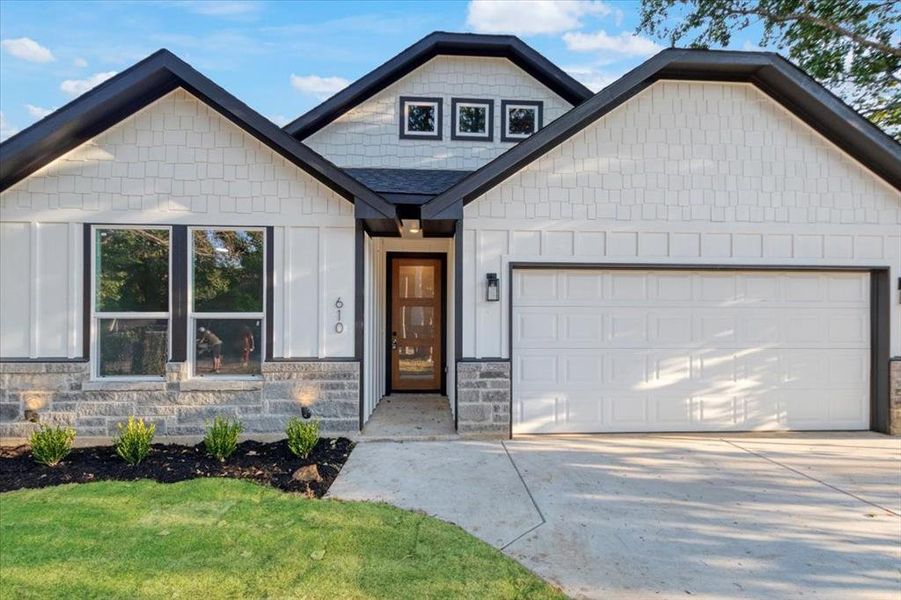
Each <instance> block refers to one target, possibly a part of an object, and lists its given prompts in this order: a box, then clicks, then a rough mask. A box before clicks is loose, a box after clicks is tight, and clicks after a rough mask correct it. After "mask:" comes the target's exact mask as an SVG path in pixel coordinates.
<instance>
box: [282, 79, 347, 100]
mask: <svg viewBox="0 0 901 600" xmlns="http://www.w3.org/2000/svg"><path fill="white" fill-rule="evenodd" d="M348 84H350V82H349V81H348V80H346V79H344V78H343V77H320V76H319V75H291V85H292V86H294V89H296V90H298V91H301V92H303V93H304V94H310V95H312V96H316V97H317V98H319V99H320V100H325V99H326V98H328V97H329V96H332V95H334V94H335V93H336V92H340V91H341V90H343V89H344V88H346V87H347V86H348Z"/></svg>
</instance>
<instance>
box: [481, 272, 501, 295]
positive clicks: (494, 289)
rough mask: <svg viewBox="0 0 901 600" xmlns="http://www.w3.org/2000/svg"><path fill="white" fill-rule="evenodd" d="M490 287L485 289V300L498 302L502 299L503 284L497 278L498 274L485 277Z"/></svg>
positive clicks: (489, 274)
mask: <svg viewBox="0 0 901 600" xmlns="http://www.w3.org/2000/svg"><path fill="white" fill-rule="evenodd" d="M485 279H486V281H487V284H488V287H487V288H486V289H485V300H486V301H488V302H497V301H499V300H500V299H501V282H500V280H499V279H498V278H497V273H488V274H487V275H486V276H485Z"/></svg>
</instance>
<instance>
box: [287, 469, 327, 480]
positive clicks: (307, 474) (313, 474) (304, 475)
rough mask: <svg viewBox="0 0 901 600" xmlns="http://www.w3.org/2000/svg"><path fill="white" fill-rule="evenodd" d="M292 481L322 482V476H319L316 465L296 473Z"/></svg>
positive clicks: (298, 470) (292, 476)
mask: <svg viewBox="0 0 901 600" xmlns="http://www.w3.org/2000/svg"><path fill="white" fill-rule="evenodd" d="M291 479H293V480H294V481H322V476H321V475H319V469H317V468H316V465H307V466H305V467H301V468H299V469H297V470H296V471H294V474H293V475H291Z"/></svg>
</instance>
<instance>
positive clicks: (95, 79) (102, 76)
mask: <svg viewBox="0 0 901 600" xmlns="http://www.w3.org/2000/svg"><path fill="white" fill-rule="evenodd" d="M115 74H116V72H115V71H107V72H105V73H94V74H93V75H91V76H90V77H88V78H87V79H66V80H65V81H64V82H62V83H61V84H59V89H60V90H62V91H63V92H64V93H66V94H69V95H70V96H80V95H82V94H84V93H85V92H86V91H88V90H89V89H91V88H94V87H97V86H98V85H100V84H101V83H103V82H104V81H106V80H107V79H109V78H110V77H112V76H113V75H115Z"/></svg>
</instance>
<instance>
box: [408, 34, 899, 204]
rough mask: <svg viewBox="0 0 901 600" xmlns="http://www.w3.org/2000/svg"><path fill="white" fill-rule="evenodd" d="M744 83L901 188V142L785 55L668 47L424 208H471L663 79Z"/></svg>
mask: <svg viewBox="0 0 901 600" xmlns="http://www.w3.org/2000/svg"><path fill="white" fill-rule="evenodd" d="M685 78H691V79H705V80H708V81H741V82H747V83H751V84H753V85H755V86H757V87H758V88H759V89H760V90H761V91H763V92H764V93H766V94H768V95H769V96H770V97H772V98H773V99H774V100H775V101H776V102H778V103H779V104H781V105H782V106H784V107H785V108H787V109H788V110H789V111H790V112H792V113H793V114H795V115H796V116H797V117H799V118H800V119H801V120H803V121H804V122H805V123H807V124H808V125H809V126H811V127H812V128H814V129H815V130H816V131H818V132H819V133H820V134H822V135H823V136H824V137H826V138H827V139H828V140H829V141H831V142H832V143H833V144H836V145H837V146H838V147H839V148H841V149H842V150H844V151H845V152H847V153H848V154H850V155H851V156H852V157H854V158H855V159H856V160H858V161H860V162H861V163H862V164H863V165H865V166H866V167H867V168H868V169H870V170H872V171H873V172H874V173H875V174H876V175H878V176H879V177H882V178H883V179H885V180H886V181H887V182H888V183H889V184H890V185H892V186H893V187H895V188H896V189H899V190H901V145H899V144H898V142H896V141H895V140H894V139H892V138H891V137H890V136H889V135H887V134H886V133H885V132H883V131H882V130H880V129H879V128H878V127H876V126H875V125H873V124H872V123H870V122H869V121H868V120H866V119H864V118H863V117H862V116H860V115H859V114H858V113H857V112H855V111H854V110H853V109H852V108H850V107H849V106H847V105H846V104H844V103H843V102H842V101H841V100H840V99H839V98H838V97H836V96H835V95H833V94H832V93H831V92H830V91H829V90H827V89H826V88H824V87H823V86H822V85H820V84H819V83H817V82H816V81H814V80H813V79H812V78H810V77H809V76H808V75H807V74H806V73H804V72H803V71H802V70H800V69H799V68H798V67H796V66H794V65H793V64H791V63H790V62H788V61H787V60H786V59H784V58H782V57H781V56H779V55H778V54H773V53H768V52H735V51H728V50H686V49H674V48H671V49H668V50H663V51H662V52H660V53H658V54H657V55H655V56H653V57H652V58H650V59H649V60H647V61H646V62H644V63H642V64H641V65H639V66H638V67H636V68H635V69H633V70H632V71H629V72H628V73H626V74H625V75H624V76H623V77H621V78H620V79H618V80H617V81H615V82H614V83H612V84H610V85H609V86H607V87H606V88H604V89H603V90H601V91H600V92H598V93H597V94H596V95H595V96H594V97H592V98H591V99H590V100H588V101H586V102H584V103H582V104H580V105H579V106H576V107H575V108H573V109H572V110H570V111H569V112H567V113H566V114H564V115H563V116H561V117H559V118H558V119H555V120H554V121H553V122H551V123H549V124H548V126H547V127H545V128H544V129H542V130H540V131H538V132H537V133H536V134H534V135H533V136H531V137H529V138H527V139H525V140H523V141H522V142H521V143H519V144H517V145H516V146H514V147H513V148H511V149H510V150H508V151H507V152H505V153H503V154H501V155H500V156H499V157H497V158H496V159H494V160H492V161H491V162H489V163H488V164H486V165H485V166H483V167H482V168H480V169H478V170H477V171H474V172H473V173H472V174H471V175H468V176H467V177H465V178H464V179H462V180H461V181H460V182H458V183H457V184H456V185H454V186H453V187H451V188H449V189H448V190H446V191H444V192H443V193H441V194H439V195H438V196H436V197H435V198H434V199H433V200H431V201H430V202H428V203H427V204H425V205H424V206H423V208H422V216H423V218H426V219H429V218H442V215H443V213H444V211H445V210H447V209H448V208H449V207H451V206H452V205H453V204H454V203H455V202H459V201H460V200H461V199H462V200H463V203H464V204H467V203H469V202H471V201H472V200H474V199H475V198H477V197H478V196H479V195H481V194H483V193H484V192H485V191H487V190H488V189H490V188H491V187H493V186H494V185H496V184H498V183H500V182H501V181H503V180H504V179H506V178H507V177H509V176H510V175H512V174H513V173H515V172H516V171H518V170H520V169H521V168H522V167H524V166H525V165H527V164H529V163H530V162H532V161H533V160H535V159H536V158H538V157H539V156H541V155H543V154H545V153H546V152H547V151H548V150H550V149H551V148H553V147H554V146H556V145H558V144H559V143H560V142H562V141H564V140H566V139H568V138H570V137H572V136H573V135H575V134H576V133H577V132H579V131H581V130H582V129H584V128H585V127H587V126H589V125H590V124H591V123H594V122H595V121H597V120H598V119H600V118H601V117H603V116H604V115H605V114H607V113H609V112H610V111H611V110H613V109H614V108H616V107H617V106H619V105H620V104H622V103H623V102H625V101H626V100H628V99H629V98H631V97H633V96H634V95H635V94H637V93H639V92H640V91H642V90H644V89H645V88H646V87H648V86H649V85H651V84H653V83H654V82H656V81H658V80H661V79H685Z"/></svg>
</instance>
